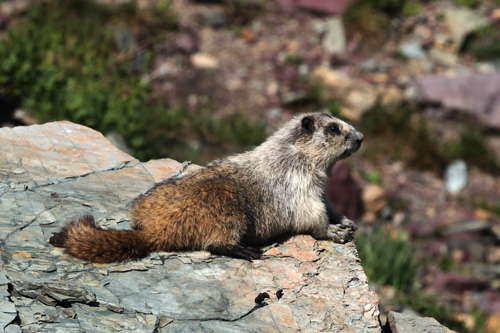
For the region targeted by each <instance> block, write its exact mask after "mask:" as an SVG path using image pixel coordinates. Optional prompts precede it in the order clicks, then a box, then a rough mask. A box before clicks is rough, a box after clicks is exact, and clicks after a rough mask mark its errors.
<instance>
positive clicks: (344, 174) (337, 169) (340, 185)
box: [326, 161, 363, 219]
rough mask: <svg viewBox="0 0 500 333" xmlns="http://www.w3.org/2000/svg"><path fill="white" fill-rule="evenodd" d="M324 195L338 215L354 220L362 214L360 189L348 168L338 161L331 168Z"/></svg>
mask: <svg viewBox="0 0 500 333" xmlns="http://www.w3.org/2000/svg"><path fill="white" fill-rule="evenodd" d="M326 193H327V195H328V197H329V198H330V200H331V201H332V203H333V206H334V207H335V210H337V211H338V212H339V213H342V214H344V215H345V216H347V217H348V218H351V219H355V218H358V217H360V216H361V215H362V214H363V204H362V200H361V189H360V187H359V185H358V184H357V183H356V181H355V180H354V178H352V176H351V170H350V169H349V166H348V165H347V164H346V163H345V162H344V161H340V162H338V163H337V164H335V166H334V167H333V170H332V176H331V177H330V180H329V181H328V184H327V187H326Z"/></svg>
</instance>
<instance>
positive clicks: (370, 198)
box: [362, 184, 387, 214]
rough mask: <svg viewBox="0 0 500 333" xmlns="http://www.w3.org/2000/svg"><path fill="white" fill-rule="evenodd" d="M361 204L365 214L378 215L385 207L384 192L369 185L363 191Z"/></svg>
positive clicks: (376, 186)
mask: <svg viewBox="0 0 500 333" xmlns="http://www.w3.org/2000/svg"><path fill="white" fill-rule="evenodd" d="M362 198H363V204H364V207H365V209H366V211H367V212H370V213H375V214H376V213H378V212H379V211H380V210H381V209H382V208H384V207H385V206H386V205H387V200H386V199H385V191H384V189H383V188H382V187H380V186H379V185H375V184H369V185H367V186H365V188H364V189H363V194H362Z"/></svg>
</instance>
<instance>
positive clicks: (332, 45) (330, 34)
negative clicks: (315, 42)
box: [322, 16, 346, 55]
mask: <svg viewBox="0 0 500 333" xmlns="http://www.w3.org/2000/svg"><path fill="white" fill-rule="evenodd" d="M324 30H325V33H324V37H323V42H322V46H323V50H324V51H325V53H326V54H329V55H344V54H345V52H346V38H345V32H344V25H343V23H342V17H340V16H335V17H331V18H329V19H328V20H327V21H326V22H325V25H324Z"/></svg>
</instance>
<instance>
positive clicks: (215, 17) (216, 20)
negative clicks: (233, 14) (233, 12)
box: [201, 11, 229, 28]
mask: <svg viewBox="0 0 500 333" xmlns="http://www.w3.org/2000/svg"><path fill="white" fill-rule="evenodd" d="M201 15H202V16H201V17H202V19H203V21H204V22H205V23H207V24H209V25H211V26H212V27H214V28H221V27H223V26H226V25H228V24H229V17H228V16H227V15H226V13H224V12H222V11H211V12H204V13H203V14H201Z"/></svg>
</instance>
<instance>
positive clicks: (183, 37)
mask: <svg viewBox="0 0 500 333" xmlns="http://www.w3.org/2000/svg"><path fill="white" fill-rule="evenodd" d="M174 43H175V46H176V47H177V49H178V50H180V51H182V52H184V53H187V54H191V53H193V52H196V51H197V50H198V43H197V42H196V39H195V38H194V37H193V36H192V35H191V34H188V33H181V34H179V35H178V36H177V37H176V38H175V41H174Z"/></svg>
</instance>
